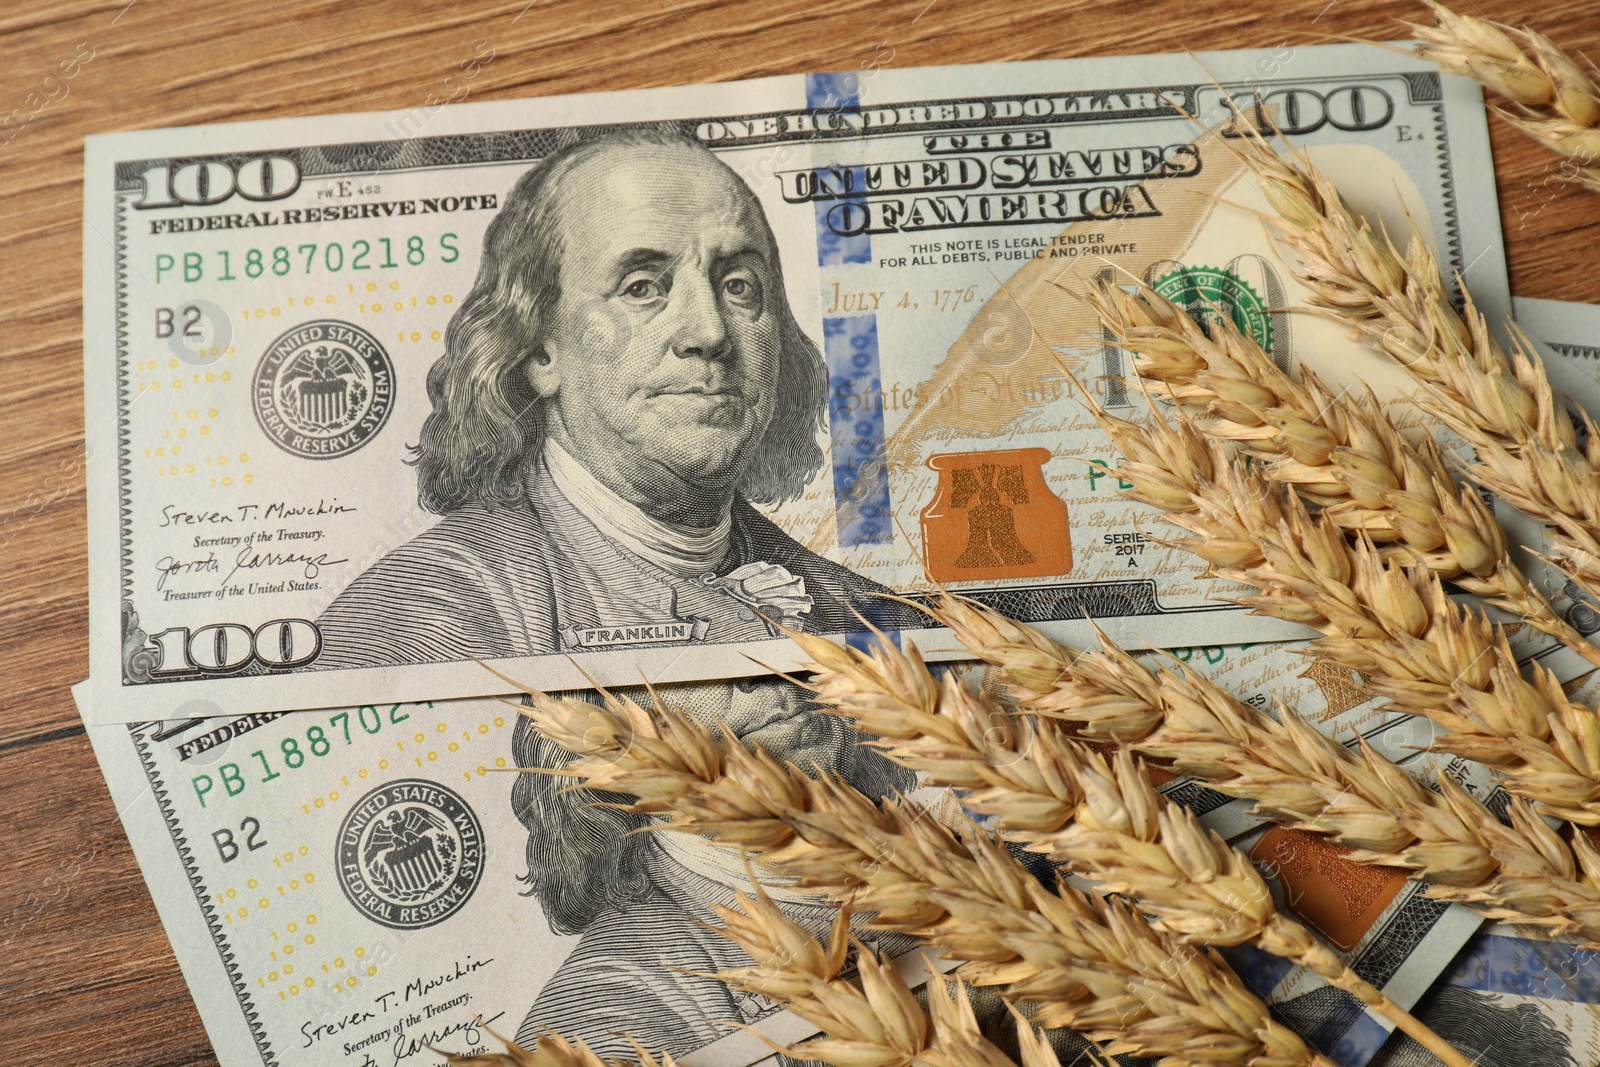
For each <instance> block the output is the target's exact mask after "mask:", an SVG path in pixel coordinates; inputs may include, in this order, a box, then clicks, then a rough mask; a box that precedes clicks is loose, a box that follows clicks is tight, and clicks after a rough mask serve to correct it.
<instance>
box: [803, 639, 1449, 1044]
mask: <svg viewBox="0 0 1600 1067" xmlns="http://www.w3.org/2000/svg"><path fill="white" fill-rule="evenodd" d="M795 640H796V641H797V642H799V644H800V646H801V648H803V649H804V650H805V652H806V654H807V655H809V656H811V657H812V659H813V660H814V661H815V662H814V663H813V664H812V665H811V666H812V667H814V668H815V670H816V672H817V673H816V675H815V676H814V677H813V679H812V686H813V688H814V689H815V691H816V693H817V697H818V699H819V700H820V701H821V702H823V703H825V704H830V705H833V706H834V707H836V708H837V709H838V710H839V711H840V713H842V714H844V715H846V716H849V717H850V718H852V719H855V720H856V721H857V722H858V723H859V724H860V727H861V729H862V730H863V731H864V732H866V733H869V734H873V735H876V736H877V737H879V738H880V740H878V741H875V742H873V745H874V747H876V748H879V749H881V750H882V751H883V752H884V753H885V754H886V755H888V756H889V758H890V759H893V760H894V761H895V762H897V763H900V764H903V765H904V766H907V767H911V768H914V769H916V770H918V771H922V772H924V773H926V774H927V775H928V776H929V777H930V779H931V781H930V784H936V785H945V786H951V787H954V788H958V789H965V790H968V793H967V795H966V796H965V797H964V798H963V802H964V803H965V804H967V805H968V806H969V807H971V808H972V809H973V810H975V811H978V812H981V813H982V814H984V815H988V816H992V817H993V818H994V819H995V821H996V826H997V827H998V829H999V831H1000V832H1001V833H1002V834H1003V835H1004V836H1006V837H1008V838H1011V839H1012V840H1015V841H1019V842H1022V843H1025V844H1026V845H1028V847H1029V848H1030V849H1032V850H1033V851H1037V852H1041V853H1044V854H1046V855H1048V856H1049V857H1050V858H1052V859H1054V860H1056V861H1057V862H1059V863H1063V864H1065V865H1066V866H1067V867H1068V868H1069V869H1071V870H1072V871H1074V872H1075V873H1078V874H1081V875H1083V876H1084V877H1086V878H1090V879H1092V880H1094V881H1095V882H1096V883H1098V886H1097V888H1099V889H1100V890H1102V891H1104V892H1109V893H1126V894H1128V895H1130V896H1132V897H1133V898H1135V899H1136V901H1137V903H1138V907H1139V909H1140V910H1141V911H1144V912H1147V913H1151V914H1153V915H1154V916H1155V917H1156V919H1157V921H1158V923H1159V924H1160V925H1161V926H1162V927H1163V928H1164V929H1166V930H1168V931H1170V932H1171V933H1173V934H1176V935H1177V936H1179V937H1181V938H1183V939H1185V940H1188V941H1193V942H1197V943H1200V944H1205V945H1218V946H1230V945H1239V944H1244V943H1246V942H1248V943H1250V944H1253V945H1255V946H1256V947H1258V948H1260V949H1262V950H1264V951H1266V952H1270V953H1272V954H1273V955H1275V956H1281V957H1283V958H1284V959H1288V960H1293V961H1294V962H1296V963H1298V964H1300V965H1302V966H1304V967H1307V968H1309V969H1310V970H1312V971H1315V972H1316V973H1317V974H1319V975H1321V976H1322V977H1323V978H1324V979H1326V980H1327V981H1328V982H1329V983H1330V984H1332V985H1336V986H1338V987H1339V988H1341V989H1343V990H1345V991H1346V992H1348V993H1350V994H1351V995H1352V996H1354V997H1356V999H1358V1000H1360V1001H1361V1002H1362V1003H1363V1004H1366V1005H1368V1006H1370V1007H1371V1008H1373V1009H1374V1010H1376V1011H1378V1012H1380V1013H1381V1014H1383V1015H1384V1016H1385V1017H1387V1018H1388V1019H1390V1020H1391V1021H1392V1022H1394V1024H1395V1025H1396V1026H1397V1027H1399V1028H1400V1029H1401V1030H1403V1031H1404V1032H1405V1033H1407V1034H1409V1035H1411V1037H1412V1038H1413V1039H1415V1040H1416V1041H1417V1042H1418V1043H1420V1044H1422V1045H1423V1046H1425V1047H1426V1048H1428V1049H1429V1050H1430V1051H1431V1052H1433V1054H1434V1055H1436V1056H1438V1057H1439V1058H1440V1059H1441V1060H1443V1061H1444V1062H1445V1063H1446V1064H1449V1065H1451V1067H1465V1065H1467V1064H1468V1063H1469V1061H1468V1060H1467V1059H1466V1058H1465V1057H1463V1056H1462V1055H1461V1054H1460V1053H1459V1052H1457V1051H1456V1050H1455V1049H1454V1048H1452V1047H1451V1046H1450V1045H1449V1044H1448V1043H1447V1042H1446V1041H1444V1040H1443V1039H1442V1038H1441V1037H1439V1035H1437V1034H1436V1033H1434V1032H1433V1031H1432V1030H1430V1029H1429V1028H1428V1027H1427V1026H1426V1025H1424V1024H1423V1023H1422V1022H1421V1021H1420V1020H1418V1019H1417V1018H1416V1017H1415V1016H1413V1015H1412V1014H1411V1013H1410V1012H1408V1011H1406V1010H1405V1009H1404V1008H1402V1007H1400V1005H1398V1004H1396V1003H1395V1002H1394V1001H1393V1000H1391V999H1390V998H1389V997H1388V996H1386V995H1385V994H1384V993H1383V992H1382V991H1381V990H1379V989H1377V988H1375V987H1373V986H1372V985H1371V984H1370V983H1368V982H1366V981H1365V980H1364V979H1362V978H1361V977H1360V976H1358V975H1357V974H1356V973H1355V972H1354V971H1352V970H1351V969H1350V968H1349V967H1347V966H1346V965H1345V963H1344V961H1342V960H1341V959H1339V957H1338V956H1337V955H1336V954H1335V953H1334V952H1333V951H1332V950H1331V949H1329V948H1328V947H1327V945H1325V944H1323V943H1322V942H1321V941H1320V940H1319V939H1318V938H1317V937H1316V936H1315V935H1314V934H1312V933H1311V931H1310V930H1308V929H1306V928H1305V927H1304V926H1303V925H1301V924H1300V923H1299V922H1297V921H1295V920H1294V919H1292V918H1290V917H1289V916H1287V915H1285V914H1284V913H1283V912H1282V911H1280V910H1279V909H1278V907H1277V904H1276V903H1275V902H1274V900H1273V898H1272V892H1271V890H1270V889H1268V888H1267V884H1266V882H1265V881H1263V880H1262V877H1261V875H1260V873H1259V872H1258V871H1257V870H1256V868H1255V866H1254V864H1252V863H1251V862H1250V860H1249V858H1248V857H1246V856H1245V855H1244V853H1242V852H1240V851H1239V850H1238V849H1236V848H1233V847H1231V846H1230V845H1228V844H1227V843H1226V842H1225V841H1223V840H1222V839H1221V838H1220V837H1218V836H1217V835H1216V834H1215V833H1213V832H1212V831H1210V830H1207V829H1206V828H1205V827H1203V826H1201V825H1200V822H1199V820H1198V819H1196V818H1195V816H1194V814H1193V813H1192V812H1190V811H1188V810H1187V809H1185V808H1183V807H1180V806H1179V805H1176V804H1173V803H1171V802H1169V801H1167V800H1166V799H1165V798H1163V797H1161V796H1159V795H1158V794H1157V793H1156V791H1155V789H1154V788H1153V787H1152V786H1151V784H1150V779H1149V776H1148V775H1147V774H1146V773H1145V771H1144V769H1143V768H1142V767H1141V766H1139V765H1138V764H1137V763H1136V762H1135V761H1134V756H1133V754H1132V753H1131V752H1130V751H1129V750H1127V749H1125V748H1124V749H1121V750H1119V751H1118V752H1117V754H1116V755H1115V757H1113V759H1112V761H1111V763H1109V764H1108V763H1107V762H1106V761H1105V760H1104V759H1102V758H1101V757H1100V755H1099V754H1097V753H1095V752H1092V751H1090V750H1089V749H1087V748H1085V747H1083V746H1082V745H1079V744H1077V743H1076V742H1073V741H1070V740H1068V739H1067V738H1065V737H1064V736H1063V735H1062V734H1061V733H1059V732H1058V731H1055V730H1050V729H1040V728H1037V727H1034V726H1033V725H1032V724H1029V723H1026V722H1025V721H1024V722H1017V723H1016V725H1017V727H1018V731H1016V732H1013V731H1010V730H1006V729H1004V724H1005V723H1006V716H1005V714H1004V712H1001V711H1000V710H999V709H997V708H996V707H994V706H993V705H992V704H990V703H989V702H988V701H987V699H986V698H985V697H983V696H982V695H981V694H978V693H974V692H972V691H971V690H970V689H968V688H967V687H966V686H965V685H964V684H962V682H961V680H960V679H959V678H957V677H956V676H954V675H953V674H951V675H946V676H945V677H944V678H943V679H942V680H938V679H935V678H934V677H933V675H932V673H930V672H929V671H928V669H927V666H926V665H925V664H924V663H923V662H922V658H921V656H920V655H918V653H917V651H916V648H915V646H911V647H910V648H909V649H908V651H906V652H901V651H899V650H897V649H894V648H892V647H891V646H889V645H887V644H886V643H885V642H882V641H880V642H879V644H878V648H877V649H876V650H875V651H874V652H873V653H864V652H860V651H858V650H856V649H853V648H850V647H848V646H839V645H835V644H833V643H832V642H831V641H828V640H826V639H825V638H821V637H816V636H813V635H809V634H798V635H795Z"/></svg>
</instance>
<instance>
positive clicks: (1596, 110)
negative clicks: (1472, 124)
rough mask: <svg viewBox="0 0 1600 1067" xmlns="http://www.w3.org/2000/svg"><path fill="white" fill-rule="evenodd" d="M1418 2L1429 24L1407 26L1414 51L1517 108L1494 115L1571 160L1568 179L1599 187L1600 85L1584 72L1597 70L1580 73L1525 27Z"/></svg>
mask: <svg viewBox="0 0 1600 1067" xmlns="http://www.w3.org/2000/svg"><path fill="white" fill-rule="evenodd" d="M1423 3H1425V4H1427V5H1428V7H1429V8H1430V9H1431V10H1432V11H1433V17H1434V20H1435V24H1434V25H1432V26H1419V25H1417V24H1415V23H1407V25H1408V26H1410V27H1411V29H1412V30H1414V31H1415V32H1416V36H1417V38H1418V40H1419V42H1420V43H1419V44H1417V46H1416V53H1417V55H1419V56H1421V57H1422V58H1423V59H1427V60H1431V61H1433V62H1435V63H1437V64H1439V66H1441V67H1443V68H1444V69H1445V70H1446V71H1447V72H1449V73H1451V74H1460V75H1463V76H1465V77H1468V78H1471V79H1472V80H1473V81H1475V82H1477V83H1478V84H1480V85H1482V86H1483V87H1484V88H1486V89H1489V90H1491V91H1492V92H1494V93H1497V94H1499V95H1500V96H1502V97H1504V98H1505V99H1507V100H1509V101H1510V102H1511V104H1512V105H1513V106H1514V107H1515V109H1516V110H1515V111H1514V112H1509V111H1505V110H1502V111H1501V112H1500V113H1501V114H1502V115H1503V116H1504V117H1505V118H1506V120H1507V121H1508V122H1510V123H1511V124H1512V125H1514V126H1516V127H1517V128H1518V129H1520V130H1521V131H1522V132H1524V133H1526V134H1527V135H1528V136H1530V137H1532V138H1534V139H1535V140H1537V141H1539V142H1540V143H1542V144H1543V145H1545V147H1547V148H1549V149H1550V150H1552V151H1554V152H1557V153H1559V154H1560V155H1562V156H1564V157H1565V158H1566V159H1568V160H1570V161H1571V162H1570V163H1569V164H1568V167H1570V170H1569V171H1568V174H1569V176H1570V178H1571V179H1572V180H1574V181H1577V182H1580V183H1582V184H1584V185H1587V186H1588V187H1589V188H1591V189H1597V190H1600V165H1597V164H1600V89H1597V88H1596V87H1595V81H1594V78H1592V77H1591V73H1594V74H1597V75H1600V71H1596V70H1595V66H1594V64H1593V63H1590V64H1589V71H1585V70H1584V69H1583V68H1582V67H1580V66H1578V64H1577V63H1576V62H1575V61H1574V60H1573V59H1572V57H1571V56H1569V55H1567V54H1566V53H1565V52H1564V51H1562V50H1561V49H1560V48H1557V47H1556V45H1555V43H1554V42H1552V41H1551V40H1550V39H1549V38H1548V37H1546V36H1544V35H1543V34H1540V33H1535V32H1533V31H1532V30H1527V29H1522V30H1519V29H1515V28H1513V27H1511V26H1507V25H1505V24H1503V23H1499V22H1491V21H1489V20H1488V19H1483V18H1476V17H1474V16H1471V15H1457V14H1456V13H1455V12H1453V11H1451V10H1450V9H1449V8H1447V7H1445V6H1444V5H1443V4H1440V3H1437V2H1436V0H1423ZM1568 167H1564V168H1563V170H1567V169H1568Z"/></svg>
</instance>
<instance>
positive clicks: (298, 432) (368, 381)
mask: <svg viewBox="0 0 1600 1067" xmlns="http://www.w3.org/2000/svg"><path fill="white" fill-rule="evenodd" d="M250 388H251V400H252V403H251V406H252V407H253V408H254V409H255V413H256V421H257V422H259V423H260V424H261V429H262V430H263V431H264V432H265V433H266V435H267V436H268V437H270V438H272V440H273V441H274V442H275V443H276V444H277V445H278V447H279V448H282V449H283V450H284V451H285V452H288V453H290V454H292V455H296V456H303V457H305V458H306V459H333V458H335V457H337V456H343V455H347V454H349V453H351V452H354V451H355V450H356V449H358V448H360V447H361V446H362V445H364V444H366V443H367V442H368V441H369V440H371V439H372V438H373V437H374V436H375V435H376V434H377V432H378V431H379V430H381V429H383V424H384V422H385V421H386V420H387V419H388V418H389V410H390V409H391V408H392V407H393V406H394V364H393V363H391V362H390V361H389V354H388V353H387V352H385V351H384V350H383V346H382V345H380V344H378V339H377V338H376V337H374V336H372V334H370V333H368V332H367V331H366V330H363V329H362V328H361V327H359V326H353V325H351V324H350V323H348V322H339V321H338V320H336V319H322V320H319V321H316V322H308V323H305V324H304V325H301V326H296V327H295V328H294V329H292V330H290V331H289V332H288V333H286V334H284V335H283V336H282V337H279V338H278V339H277V340H276V341H274V342H272V345H271V347H269V348H268V349H267V352H266V354H265V355H264V356H262V357H261V362H260V363H259V364H258V365H257V366H256V374H255V379H254V381H253V382H252V383H251V387H250Z"/></svg>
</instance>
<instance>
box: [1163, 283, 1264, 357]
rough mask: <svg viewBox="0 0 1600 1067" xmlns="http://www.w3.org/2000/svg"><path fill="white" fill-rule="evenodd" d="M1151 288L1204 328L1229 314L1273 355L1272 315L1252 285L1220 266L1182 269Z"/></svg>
mask: <svg viewBox="0 0 1600 1067" xmlns="http://www.w3.org/2000/svg"><path fill="white" fill-rule="evenodd" d="M1150 288H1152V289H1154V290H1155V291H1156V292H1157V293H1160V294H1161V295H1162V296H1164V297H1166V298H1167V299H1168V300H1170V301H1172V302H1173V303H1174V304H1177V305H1178V306H1179V307H1181V308H1183V309H1185V310H1187V311H1188V312H1189V314H1190V316H1191V317H1193V318H1194V319H1195V321H1197V322H1199V323H1200V324H1201V325H1202V326H1204V325H1205V324H1206V322H1207V321H1208V320H1209V321H1215V320H1216V318H1217V316H1218V315H1219V314H1222V315H1227V316H1228V317H1229V318H1230V319H1232V320H1233V324H1234V325H1235V326H1237V327H1239V330H1240V332H1242V333H1244V334H1245V335H1246V336H1248V337H1250V338H1252V339H1253V340H1254V341H1255V343H1256V344H1258V345H1260V346H1261V350H1262V351H1263V352H1266V353H1267V354H1268V355H1270V354H1271V353H1272V340H1273V339H1272V316H1271V314H1270V310H1271V309H1269V308H1268V307H1267V305H1266V302H1265V301H1263V300H1262V299H1261V295H1260V294H1259V293H1257V292H1256V291H1255V289H1254V288H1253V287H1252V286H1251V285H1250V283H1249V282H1247V281H1245V280H1244V279H1243V278H1241V277H1239V276H1238V275H1237V274H1234V273H1233V272H1232V271H1227V270H1222V269H1220V268H1218V267H1179V268H1178V269H1177V270H1175V271H1172V272H1171V273H1169V274H1164V275H1162V276H1161V277H1160V278H1158V279H1156V283H1155V284H1154V285H1152V286H1151V287H1150Z"/></svg>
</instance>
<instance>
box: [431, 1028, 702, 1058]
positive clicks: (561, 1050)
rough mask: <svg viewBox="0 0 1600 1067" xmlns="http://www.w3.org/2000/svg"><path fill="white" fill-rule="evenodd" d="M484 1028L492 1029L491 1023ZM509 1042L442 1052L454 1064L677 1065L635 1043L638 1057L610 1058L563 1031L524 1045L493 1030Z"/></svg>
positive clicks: (544, 1035)
mask: <svg viewBox="0 0 1600 1067" xmlns="http://www.w3.org/2000/svg"><path fill="white" fill-rule="evenodd" d="M484 1029H486V1030H488V1027H485V1028H484ZM489 1033H491V1034H493V1035H494V1037H495V1039H496V1040H498V1041H499V1042H500V1043H501V1044H502V1045H504V1046H505V1051H504V1052H479V1053H475V1054H472V1055H462V1054H461V1053H459V1052H444V1053H442V1054H443V1056H444V1058H445V1060H446V1061H447V1062H448V1063H449V1064H450V1067H634V1065H635V1064H637V1067H677V1063H676V1061H674V1060H673V1058H672V1057H671V1056H662V1057H661V1058H660V1059H657V1058H655V1057H654V1056H651V1055H650V1053H648V1052H646V1051H645V1050H644V1049H643V1048H640V1047H638V1046H635V1052H636V1053H637V1056H638V1058H637V1059H635V1060H608V1059H606V1058H605V1057H603V1056H601V1055H599V1054H598V1053H596V1052H595V1051H594V1050H593V1049H591V1048H590V1047H589V1046H588V1045H585V1044H584V1043H583V1042H582V1041H577V1042H573V1041H568V1040H567V1039H566V1038H564V1037H562V1036H561V1035H560V1034H554V1033H550V1034H543V1035H541V1036H540V1037H539V1039H538V1040H536V1041H535V1042H534V1044H533V1048H531V1049H529V1048H524V1047H523V1046H521V1045H519V1044H517V1043H516V1042H515V1041H512V1040H510V1039H509V1038H504V1037H501V1036H500V1035H499V1034H495V1033H494V1031H493V1030H489Z"/></svg>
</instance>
